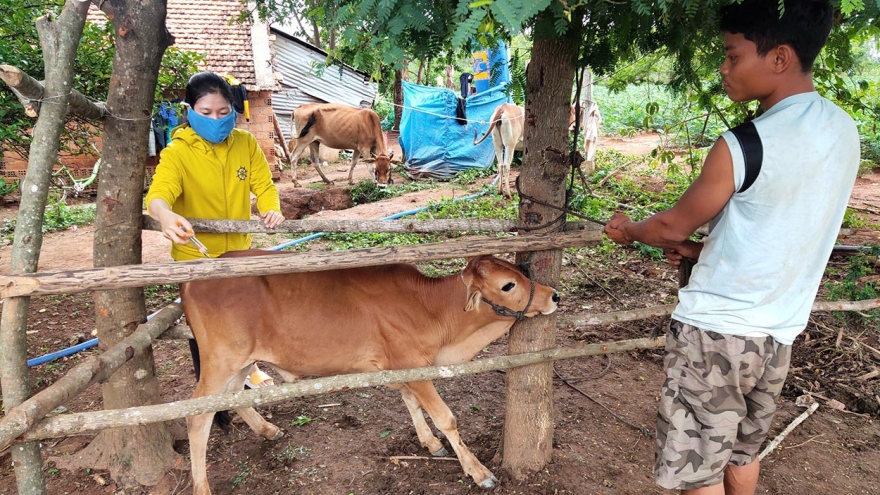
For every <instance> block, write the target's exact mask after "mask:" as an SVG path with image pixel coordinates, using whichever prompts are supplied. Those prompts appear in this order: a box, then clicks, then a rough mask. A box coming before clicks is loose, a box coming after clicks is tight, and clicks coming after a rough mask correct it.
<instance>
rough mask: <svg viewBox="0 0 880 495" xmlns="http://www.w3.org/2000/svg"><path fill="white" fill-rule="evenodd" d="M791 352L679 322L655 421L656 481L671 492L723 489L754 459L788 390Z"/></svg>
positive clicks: (670, 339)
mask: <svg viewBox="0 0 880 495" xmlns="http://www.w3.org/2000/svg"><path fill="white" fill-rule="evenodd" d="M790 359H791V346H789V345H783V344H780V343H778V342H776V341H775V340H773V339H772V338H771V337H740V336H734V335H722V334H719V333H716V332H709V331H703V330H700V329H699V328H697V327H694V326H692V325H687V324H684V323H681V322H678V321H673V322H672V325H671V326H670V329H669V333H668V334H667V336H666V358H665V360H664V367H665V369H666V382H665V383H664V384H663V390H662V393H661V396H660V406H659V412H658V415H657V443H656V446H655V461H654V479H655V480H656V482H657V484H658V485H660V486H662V487H664V488H669V489H678V490H694V489H697V488H702V487H704V486H711V485H717V484H718V483H721V482H722V481H723V479H724V469H725V468H726V467H727V465H728V464H733V465H736V466H744V465H746V464H749V463H751V462H752V461H754V460H755V458H756V457H757V455H758V450H759V449H760V447H761V444H762V443H764V440H765V439H766V438H767V432H768V431H769V429H770V423H771V421H772V419H773V414H774V413H775V412H776V400H777V398H778V397H779V394H780V393H781V392H782V385H783V382H784V381H785V376H786V375H787V374H788V364H789V360H790Z"/></svg>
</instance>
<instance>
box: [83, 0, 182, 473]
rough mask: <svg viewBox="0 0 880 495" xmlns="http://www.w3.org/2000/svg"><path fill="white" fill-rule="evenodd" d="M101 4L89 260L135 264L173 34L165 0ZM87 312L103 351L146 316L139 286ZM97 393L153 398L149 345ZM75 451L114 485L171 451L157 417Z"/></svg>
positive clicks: (99, 297) (131, 400) (154, 467)
mask: <svg viewBox="0 0 880 495" xmlns="http://www.w3.org/2000/svg"><path fill="white" fill-rule="evenodd" d="M102 9H103V10H104V11H105V12H106V13H107V14H108V17H110V19H112V22H113V29H114V32H115V33H116V53H115V55H114V58H113V73H112V77H111V83H110V88H109V91H108V95H107V109H108V111H109V112H110V114H111V116H110V117H109V118H108V119H107V122H106V124H105V126H104V135H103V143H104V148H103V150H102V159H103V166H102V167H101V171H100V174H101V176H100V180H99V181H98V193H97V200H96V202H97V212H96V219H95V238H94V260H95V267H111V266H121V265H139V264H140V263H141V228H140V217H141V213H142V211H143V193H144V191H143V187H144V173H145V171H144V163H145V160H146V157H147V137H148V134H149V130H150V116H151V112H152V106H153V91H154V89H155V87H156V80H157V77H158V73H159V64H160V62H161V60H162V55H163V53H164V52H165V48H166V47H168V46H169V45H170V44H171V43H173V38H172V37H171V35H170V34H169V33H168V31H167V30H166V29H165V12H166V0H151V1H147V2H140V1H139V2H134V1H128V2H123V1H118V2H107V3H104V4H102ZM95 312H96V327H97V332H98V338H99V341H100V346H101V349H104V350H106V349H109V348H110V347H112V346H113V345H114V344H116V343H118V342H119V341H121V340H123V339H124V338H125V337H127V336H128V335H130V334H131V333H132V332H134V331H135V329H136V328H137V327H138V325H139V324H140V323H142V322H144V321H145V320H146V314H147V312H146V307H145V303H144V295H143V290H142V289H140V288H137V289H120V290H111V291H103V292H96V293H95ZM102 393H103V399H104V407H105V408H106V409H118V408H124V407H132V406H141V405H150V404H157V403H160V402H161V400H160V397H159V383H158V380H157V378H156V373H155V365H154V362H153V353H152V349H148V350H147V351H146V352H145V353H144V354H143V355H141V356H138V357H135V358H134V359H132V360H131V361H129V362H128V363H126V364H125V365H124V366H122V367H121V368H120V369H119V370H118V371H117V372H116V373H115V374H113V376H112V377H111V378H110V380H109V381H108V382H107V383H105V384H104V385H103V387H102ZM78 457H82V459H83V462H89V463H90V464H92V465H91V466H90V467H96V465H97V466H98V467H101V466H106V468H107V469H109V470H110V475H111V477H112V478H113V479H114V480H116V481H117V482H118V483H119V484H121V485H122V486H129V487H133V486H136V485H137V484H141V485H148V486H151V485H155V484H157V483H158V482H159V481H160V480H161V478H162V476H164V474H165V472H166V470H167V468H168V467H169V466H170V465H171V464H172V463H173V462H174V461H175V460H176V458H177V454H176V453H175V452H174V450H173V449H172V439H171V435H170V434H169V432H168V430H167V428H166V427H165V425H164V424H161V423H160V424H154V425H147V426H137V427H131V428H124V429H115V430H105V431H103V432H101V433H100V434H99V435H98V436H97V437H95V439H94V440H93V441H92V443H91V444H90V445H89V447H88V448H87V449H86V451H84V452H83V453H81V456H78ZM93 463H96V464H93Z"/></svg>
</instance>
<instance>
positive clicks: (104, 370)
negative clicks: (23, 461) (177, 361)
mask: <svg viewBox="0 0 880 495" xmlns="http://www.w3.org/2000/svg"><path fill="white" fill-rule="evenodd" d="M182 314H183V310H182V309H181V307H180V305H179V304H177V303H171V304H169V305H168V306H166V307H165V308H163V309H162V310H161V311H159V312H158V313H157V314H156V315H155V316H154V317H153V318H152V319H151V320H150V321H148V322H146V323H143V324H141V325H139V326H138V328H137V330H135V331H134V333H132V334H131V335H129V336H128V337H126V338H125V340H123V341H121V342H119V343H118V344H116V345H115V346H113V347H112V348H110V349H108V350H107V351H105V352H104V353H102V354H101V355H100V356H92V357H90V358H88V359H86V360H85V361H83V362H82V363H80V364H78V365H77V366H75V367H74V368H73V369H71V370H70V371H68V372H67V373H66V374H65V375H64V376H63V377H61V378H60V379H59V380H58V381H56V382H55V383H54V384H52V385H51V386H50V387H48V388H46V389H45V390H43V391H42V392H40V393H38V394H36V395H34V396H32V397H31V398H29V399H28V400H26V401H24V402H22V403H21V404H19V405H17V406H15V407H13V408H12V409H10V410H9V411H7V413H6V416H4V417H3V418H0V450H3V449H5V448H6V447H7V446H9V444H11V443H12V441H13V440H14V439H15V437H17V436H19V435H21V434H23V433H24V432H26V431H27V430H28V429H30V428H32V427H33V426H34V425H35V424H37V422H38V421H40V420H41V419H43V418H45V417H46V415H47V414H49V412H51V411H52V410H53V409H55V408H56V407H58V406H59V405H61V404H63V403H64V402H65V401H66V400H68V399H70V398H72V397H75V396H76V395H77V394H79V393H80V392H82V391H83V390H85V389H86V388H88V387H89V386H91V385H92V384H94V383H97V382H104V381H106V380H107V379H108V378H109V377H110V375H111V374H113V372H114V371H116V370H117V369H118V368H119V367H120V366H122V365H123V364H125V363H126V362H128V361H129V360H130V359H131V358H132V357H134V356H136V355H139V354H141V353H142V352H144V350H145V349H146V348H148V347H149V346H150V345H151V344H152V342H153V339H155V338H156V337H157V336H158V335H159V334H161V333H163V332H164V331H165V330H166V329H167V328H168V326H169V325H171V324H173V323H174V321H175V320H177V319H178V318H180V316H181V315H182Z"/></svg>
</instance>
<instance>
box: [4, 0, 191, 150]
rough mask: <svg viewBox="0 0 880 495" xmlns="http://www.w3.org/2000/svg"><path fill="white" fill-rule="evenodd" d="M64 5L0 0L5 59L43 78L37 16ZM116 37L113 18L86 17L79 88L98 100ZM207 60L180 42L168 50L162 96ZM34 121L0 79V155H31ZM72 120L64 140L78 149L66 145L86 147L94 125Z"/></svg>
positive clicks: (60, 0) (50, 0)
mask: <svg viewBox="0 0 880 495" xmlns="http://www.w3.org/2000/svg"><path fill="white" fill-rule="evenodd" d="M63 5H64V0H43V1H41V2H33V3H27V2H26V3H25V4H24V5H22V2H20V1H17V0H0V40H2V43H0V64H5V65H12V66H15V67H18V68H19V69H21V70H22V71H24V72H25V73H27V74H28V75H30V76H31V77H33V78H35V79H37V80H43V79H44V78H45V70H44V66H43V56H42V49H41V48H40V39H39V35H38V34H37V28H36V23H35V21H36V19H37V18H39V17H41V16H43V15H47V14H49V15H58V14H59V13H60V12H61V8H62V7H63ZM113 42H114V33H113V27H112V25H111V24H110V23H109V22H108V23H103V24H101V23H90V22H87V23H86V26H85V29H84V30H83V36H82V39H81V41H80V45H79V48H78V50H77V56H76V60H75V61H74V74H75V75H74V88H75V89H76V90H77V91H79V92H80V93H82V94H84V95H85V96H87V97H89V98H92V99H94V100H97V101H103V100H104V99H105V98H106V97H107V89H108V87H109V85H110V72H111V70H112V65H113V54H114V48H113ZM203 60H204V56H202V55H199V54H196V53H194V52H187V51H183V50H178V49H175V48H170V49H168V50H166V52H165V57H164V58H163V61H162V69H161V70H160V73H159V84H158V85H157V89H156V97H157V99H159V98H161V97H162V94H163V93H164V92H165V91H168V90H171V89H181V88H183V87H184V86H185V85H186V81H187V80H188V79H189V76H190V75H192V74H193V73H194V72H195V71H196V65H197V64H198V63H200V62H201V61H203ZM33 124H34V120H33V119H32V118H30V117H28V116H27V115H25V113H24V109H23V108H22V106H21V104H20V103H19V101H18V98H16V96H15V94H13V92H12V90H11V89H9V87H8V86H6V85H5V84H0V156H2V155H3V153H8V152H12V153H15V154H17V155H19V156H21V157H23V158H26V157H27V154H28V148H29V147H30V131H31V128H32V127H33ZM70 124H71V125H69V126H68V128H67V129H66V130H65V134H64V136H63V137H62V142H63V143H65V145H67V143H71V144H72V147H73V149H67V150H66V151H69V152H72V153H81V152H83V151H86V150H87V149H88V140H89V134H90V132H94V130H93V128H92V127H91V126H90V125H88V123H86V122H83V121H81V120H80V119H77V118H75V117H71V122H70Z"/></svg>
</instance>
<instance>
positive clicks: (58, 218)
mask: <svg viewBox="0 0 880 495" xmlns="http://www.w3.org/2000/svg"><path fill="white" fill-rule="evenodd" d="M95 211H96V210H95V204H94V203H91V204H84V205H78V206H68V205H67V204H65V203H63V202H61V201H55V202H53V203H50V204H49V205H48V206H47V207H46V211H45V212H43V229H42V230H43V233H46V232H55V231H58V230H64V229H67V228H70V227H72V226H74V225H89V224H91V223H94V221H95ZM0 235H2V236H3V237H5V238H7V239H9V240H10V241H11V240H12V239H13V236H14V235H15V219H4V220H3V225H2V226H0Z"/></svg>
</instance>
